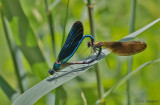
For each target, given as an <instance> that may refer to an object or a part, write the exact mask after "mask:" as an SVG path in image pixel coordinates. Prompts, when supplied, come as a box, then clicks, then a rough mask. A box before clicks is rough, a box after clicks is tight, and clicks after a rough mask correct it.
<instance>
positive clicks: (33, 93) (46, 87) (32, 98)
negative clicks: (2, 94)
mask: <svg viewBox="0 0 160 105" xmlns="http://www.w3.org/2000/svg"><path fill="white" fill-rule="evenodd" d="M159 20H160V19H157V20H155V21H153V22H152V23H150V24H148V25H146V26H145V27H143V28H141V29H140V30H138V31H136V32H134V33H132V34H130V35H128V36H127V37H125V38H124V39H122V40H121V41H124V40H125V41H127V40H129V39H132V38H134V37H136V36H137V35H139V34H140V33H142V32H143V31H145V30H147V29H148V28H149V27H151V26H152V25H154V24H155V23H157V22H158V21H159ZM102 52H103V54H101V55H100V57H99V59H98V60H96V61H95V62H93V63H91V64H76V65H71V66H68V67H66V68H64V69H62V70H61V71H59V72H57V73H56V74H55V75H51V76H49V77H47V78H45V79H44V80H42V81H41V82H40V83H38V84H37V85H35V86H34V87H32V88H30V89H29V90H27V91H26V92H24V93H23V94H22V95H21V96H19V97H18V98H17V99H16V100H15V102H14V103H13V105H22V104H23V105H32V104H34V103H35V102H36V101H37V100H38V99H40V98H41V97H42V96H44V95H45V94H47V93H48V92H50V91H51V90H53V89H55V88H56V87H58V86H60V85H62V84H63V83H65V82H67V81H69V80H71V79H72V78H74V77H76V76H78V75H80V74H82V73H83V72H85V71H87V70H88V69H89V68H90V67H92V66H93V65H94V64H96V63H98V62H99V61H100V60H101V59H102V58H104V57H105V56H106V55H108V54H109V52H108V51H107V50H106V49H103V50H102ZM95 56H96V54H94V55H92V56H91V57H90V58H89V59H92V58H94V57H95Z"/></svg>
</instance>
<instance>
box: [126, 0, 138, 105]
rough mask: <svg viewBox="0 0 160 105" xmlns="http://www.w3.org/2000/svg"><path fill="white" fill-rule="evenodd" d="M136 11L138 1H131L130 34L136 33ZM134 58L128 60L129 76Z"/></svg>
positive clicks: (128, 91)
mask: <svg viewBox="0 0 160 105" xmlns="http://www.w3.org/2000/svg"><path fill="white" fill-rule="evenodd" d="M135 10H136V0H132V1H131V14H130V22H129V27H130V28H129V33H132V32H134V28H135ZM132 64H133V57H132V56H131V57H129V58H128V70H127V74H129V73H130V72H131V71H132ZM127 100H128V102H127V105H131V95H130V81H129V80H128V81H127Z"/></svg>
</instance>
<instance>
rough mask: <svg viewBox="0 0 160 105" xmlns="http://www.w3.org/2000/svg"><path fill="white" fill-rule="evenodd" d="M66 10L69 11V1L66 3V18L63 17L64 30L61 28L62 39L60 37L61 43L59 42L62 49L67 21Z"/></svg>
mask: <svg viewBox="0 0 160 105" xmlns="http://www.w3.org/2000/svg"><path fill="white" fill-rule="evenodd" d="M68 9H69V0H68V2H67V10H66V17H65V21H64V28H63V37H62V42H61V48H62V47H63V44H64V40H65V32H66V24H67V19H68Z"/></svg>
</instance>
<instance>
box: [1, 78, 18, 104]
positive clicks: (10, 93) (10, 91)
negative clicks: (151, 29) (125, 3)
mask: <svg viewBox="0 0 160 105" xmlns="http://www.w3.org/2000/svg"><path fill="white" fill-rule="evenodd" d="M0 87H1V88H2V90H3V92H4V93H5V94H6V95H7V97H8V98H9V99H10V100H11V101H13V95H14V94H15V93H16V91H15V90H14V89H13V88H12V87H11V86H10V85H9V84H8V83H7V82H6V81H5V80H4V79H3V77H2V76H0Z"/></svg>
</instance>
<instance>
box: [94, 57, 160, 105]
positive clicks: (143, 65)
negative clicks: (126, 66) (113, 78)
mask: <svg viewBox="0 0 160 105" xmlns="http://www.w3.org/2000/svg"><path fill="white" fill-rule="evenodd" d="M156 62H160V59H157V60H153V61H149V62H147V63H144V64H142V65H141V66H139V67H138V68H137V69H135V70H133V71H132V72H130V73H129V74H128V75H126V76H125V77H123V78H122V79H121V80H120V81H119V82H118V83H117V84H115V85H114V86H113V87H112V88H110V89H109V90H108V91H107V92H106V93H105V94H104V95H103V98H105V97H107V96H108V95H109V94H110V93H111V92H113V91H114V90H115V89H117V88H118V87H119V86H121V85H122V84H123V83H124V82H126V81H127V80H128V79H130V78H131V77H132V76H133V75H134V74H135V73H137V72H138V71H140V70H142V68H144V67H146V66H148V65H149V64H152V63H156ZM100 101H101V100H98V101H97V102H96V105H98V103H100Z"/></svg>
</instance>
